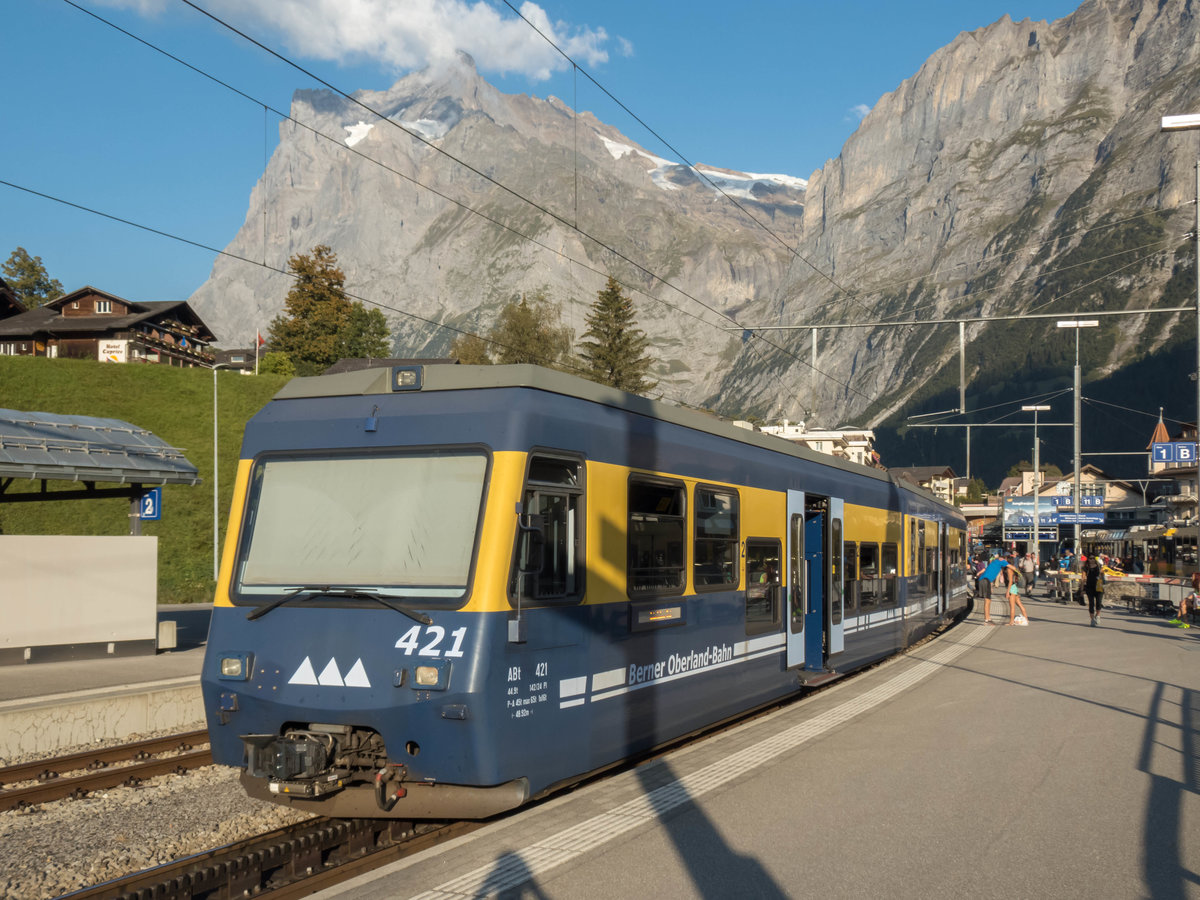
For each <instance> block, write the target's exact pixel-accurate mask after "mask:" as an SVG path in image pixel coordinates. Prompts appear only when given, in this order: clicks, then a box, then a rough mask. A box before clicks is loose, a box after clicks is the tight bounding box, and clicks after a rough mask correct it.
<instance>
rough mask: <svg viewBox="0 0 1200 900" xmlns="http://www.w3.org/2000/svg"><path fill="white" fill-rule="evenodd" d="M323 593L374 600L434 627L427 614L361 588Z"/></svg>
mask: <svg viewBox="0 0 1200 900" xmlns="http://www.w3.org/2000/svg"><path fill="white" fill-rule="evenodd" d="M322 593H324V594H326V595H328V596H330V597H349V598H351V599H353V600H374V601H375V602H376V603H382V604H383V605H384V606H386V607H387V608H388V609H394V610H395V611H396V612H398V613H403V614H404V615H406V616H408V617H409V618H410V619H413V620H414V621H417V622H420V623H421V624H422V625H432V624H433V619H431V618H429V616H427V615H425V613H420V612H417V611H416V610H415V609H406V608H405V607H403V606H401V605H400V604H399V603H397V602H396V601H395V600H393V599H391V598H390V597H385V596H384V595H383V594H376V593H375V592H374V591H364V590H361V589H359V588H337V589H335V590H332V591H330V590H326V591H323V592H322Z"/></svg>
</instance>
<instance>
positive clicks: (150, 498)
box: [140, 487, 162, 522]
mask: <svg viewBox="0 0 1200 900" xmlns="http://www.w3.org/2000/svg"><path fill="white" fill-rule="evenodd" d="M140 517H141V519H142V521H143V522H145V521H147V520H150V521H153V522H157V521H158V520H159V519H161V518H162V488H160V487H156V488H151V489H150V490H148V491H146V492H145V493H144V494H142V508H141V514H140Z"/></svg>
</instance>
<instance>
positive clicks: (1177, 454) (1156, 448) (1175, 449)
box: [1150, 441, 1196, 466]
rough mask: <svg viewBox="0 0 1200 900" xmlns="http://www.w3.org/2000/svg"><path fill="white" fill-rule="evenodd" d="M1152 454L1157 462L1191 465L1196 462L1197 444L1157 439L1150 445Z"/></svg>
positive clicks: (1152, 457)
mask: <svg viewBox="0 0 1200 900" xmlns="http://www.w3.org/2000/svg"><path fill="white" fill-rule="evenodd" d="M1150 454H1151V459H1153V460H1154V462H1156V463H1178V464H1179V465H1184V466H1191V465H1195V463H1196V444H1195V443H1194V442H1188V441H1155V442H1154V443H1153V444H1151V445H1150Z"/></svg>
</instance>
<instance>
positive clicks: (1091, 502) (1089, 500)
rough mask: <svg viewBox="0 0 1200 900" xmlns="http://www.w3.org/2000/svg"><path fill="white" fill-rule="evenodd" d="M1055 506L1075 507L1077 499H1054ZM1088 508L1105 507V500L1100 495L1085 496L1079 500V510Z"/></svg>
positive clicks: (1066, 497)
mask: <svg viewBox="0 0 1200 900" xmlns="http://www.w3.org/2000/svg"><path fill="white" fill-rule="evenodd" d="M1054 505H1055V506H1072V507H1073V506H1074V505H1075V499H1074V498H1073V497H1069V496H1064V497H1058V496H1056V497H1054ZM1087 507H1093V508H1095V507H1100V508H1103V507H1104V498H1103V497H1101V496H1100V495H1099V494H1083V495H1081V496H1080V498H1079V508H1080V509H1086V508H1087Z"/></svg>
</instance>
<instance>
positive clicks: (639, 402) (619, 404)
mask: <svg viewBox="0 0 1200 900" xmlns="http://www.w3.org/2000/svg"><path fill="white" fill-rule="evenodd" d="M401 381H407V382H408V383H404V384H401ZM503 388H525V389H530V390H536V391H546V392H549V393H553V394H560V395H562V396H566V397H574V398H577V399H579V400H584V401H587V402H589V403H598V404H601V405H603V406H608V407H611V408H613V409H619V410H623V411H625V412H630V413H635V414H637V415H643V416H649V417H651V418H654V419H657V420H659V421H662V422H668V423H671V424H674V425H679V426H681V427H684V428H691V429H694V430H697V431H702V432H706V433H708V434H714V435H718V436H720V437H722V438H726V439H728V440H733V441H738V442H739V443H742V444H748V445H750V446H754V447H759V448H762V449H764V450H768V451H771V452H773V453H783V454H786V455H788V456H794V457H797V458H799V459H804V460H808V461H810V462H813V463H816V464H817V465H822V466H828V467H831V468H835V469H840V470H842V471H844V472H850V473H853V474H854V475H856V476H858V477H860V478H871V479H874V480H877V481H882V482H888V483H890V484H893V485H895V486H896V487H897V488H898V489H899V490H901V491H903V492H905V493H909V494H914V492H913V491H912V489H911V487H910V486H907V485H905V484H903V483H901V482H899V481H898V480H897V479H895V478H894V477H893V476H891V475H890V474H889V473H887V472H885V471H882V470H879V469H873V468H870V467H868V466H862V465H859V464H858V463H853V462H850V461H849V460H843V459H838V458H837V457H833V456H829V455H828V454H825V453H817V452H816V451H815V450H810V449H809V448H807V447H804V446H801V445H799V444H795V443H793V442H791V441H789V440H786V439H784V438H781V437H777V436H775V435H771V434H763V433H761V432H758V431H751V430H749V429H747V428H741V427H739V426H736V425H734V424H732V423H731V422H728V421H725V420H723V419H719V418H717V417H716V416H714V415H710V414H707V413H704V412H700V411H698V410H693V409H687V408H684V407H680V406H673V405H671V404H669V403H664V402H662V401H658V400H650V399H648V398H646V397H641V396H639V395H637V394H630V393H627V392H625V391H621V390H618V389H616V388H612V387H608V386H606V385H601V384H596V383H595V382H591V381H587V380H586V379H583V378H578V377H576V376H574V375H567V374H565V373H563V372H555V371H553V370H551V369H545V368H542V367H541V366H532V365H517V366H463V365H458V366H445V365H434V366H424V365H406V366H387V367H378V368H369V369H361V370H359V371H355V372H341V373H337V374H333V375H316V376H312V377H306V378H293V379H292V380H291V381H289V382H288V383H287V384H285V385H284V386H283V388H281V389H280V390H279V392H278V393H277V394H275V396H274V397H273V398H272V399H273V400H300V399H305V398H315V397H342V396H347V397H358V396H368V395H372V394H397V393H405V392H408V391H421V392H429V391H466V390H494V389H503ZM915 496H917V497H920V499H922V500H928V501H930V502H932V503H934V504H936V505H938V506H942V507H946V506H947V504H945V503H943V502H942V501H941V500H938V498H936V497H934V496H933V495H931V494H930V495H928V496H926V495H925V494H924V492H922V493H920V494H915ZM949 508H950V509H954V507H949Z"/></svg>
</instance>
